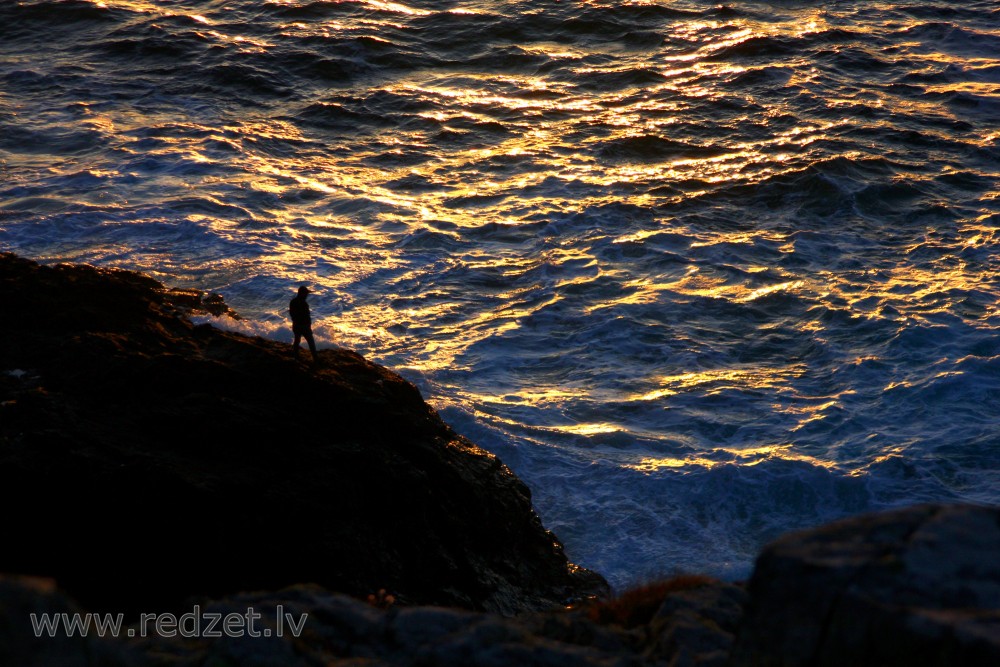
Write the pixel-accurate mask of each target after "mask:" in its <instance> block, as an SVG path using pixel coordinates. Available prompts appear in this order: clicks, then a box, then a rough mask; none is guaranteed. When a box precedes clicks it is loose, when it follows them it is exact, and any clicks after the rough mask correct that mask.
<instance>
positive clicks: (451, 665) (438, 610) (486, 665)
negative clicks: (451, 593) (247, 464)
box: [0, 577, 738, 667]
mask: <svg viewBox="0 0 1000 667" xmlns="http://www.w3.org/2000/svg"><path fill="white" fill-rule="evenodd" d="M734 588H735V587H733V586H732V585H731V584H723V583H721V582H715V581H711V580H707V579H698V580H695V581H691V580H681V581H679V582H672V583H671V584H670V585H668V586H666V587H663V588H662V589H660V588H659V587H658V588H657V590H655V591H652V592H651V593H652V597H650V594H649V593H646V594H644V596H643V598H644V600H643V601H644V602H651V601H652V600H653V599H655V600H656V604H655V605H653V606H651V607H649V608H644V607H643V605H639V608H638V609H636V608H635V607H633V606H630V607H629V608H628V611H627V613H625V616H627V617H628V618H627V619H625V618H623V617H622V616H620V615H619V612H621V611H622V610H623V608H622V607H621V606H620V605H619V606H618V607H613V608H612V609H610V612H611V613H610V614H609V613H605V612H607V611H608V608H607V607H604V606H598V607H585V608H580V609H576V610H571V611H566V610H558V611H547V612H529V613H524V614H522V615H520V616H517V617H514V618H509V617H503V616H499V615H496V614H488V613H480V612H471V611H464V610H459V609H454V608H443V607H407V608H390V609H388V610H382V609H377V608H375V607H373V606H371V605H369V604H367V603H365V602H361V601H359V600H356V599H353V598H350V597H347V596H345V595H340V594H334V593H330V592H328V591H325V590H323V589H321V588H319V587H316V586H295V587H292V588H288V589H285V590H281V591H277V592H272V593H255V594H243V595H238V596H233V597H229V598H226V599H223V600H217V601H211V602H203V603H202V604H201V605H199V606H198V607H197V608H195V607H192V608H191V609H189V610H188V612H187V613H188V614H189V615H188V617H187V619H186V620H185V618H184V616H183V615H179V616H178V617H177V619H176V623H172V622H171V623H170V624H168V625H165V626H164V627H163V629H165V630H166V634H168V635H170V636H164V633H159V634H158V633H157V632H156V631H155V626H153V625H152V624H151V623H150V624H147V626H146V630H145V634H146V636H145V637H143V636H141V635H142V634H143V626H142V624H141V623H136V622H132V623H130V624H128V625H127V627H126V625H123V626H122V627H121V629H120V631H119V632H118V638H112V637H110V636H107V637H105V638H103V639H95V638H90V639H86V640H85V639H82V638H79V637H75V638H67V637H65V636H64V635H62V634H57V636H56V637H53V638H48V637H44V638H41V639H39V638H36V637H35V636H34V632H33V630H32V628H31V625H30V622H29V619H28V618H27V610H28V609H29V608H32V609H36V610H46V611H48V612H50V613H51V612H55V613H60V612H66V613H74V612H78V611H79V610H78V609H77V608H76V607H75V606H74V605H73V604H72V602H70V601H69V600H67V599H66V598H65V597H64V596H62V595H61V594H60V593H59V592H58V591H55V590H53V587H52V586H51V585H50V584H49V583H47V582H44V581H30V580H25V579H14V580H10V579H4V578H2V577H0V624H3V626H2V627H4V628H6V630H7V632H6V633H4V632H0V664H3V665H8V664H9V665H17V666H18V667H49V666H50V665H60V666H61V667H139V666H142V667H161V666H162V667H168V666H169V667H205V666H213V667H215V666H218V667H223V666H225V667H257V666H260V667H348V666H352V667H356V666H360V665H365V666H366V667H425V666H428V665H434V666H435V667H510V666H514V665H518V666H522V665H523V666H525V667H532V666H534V667H571V666H574V665H579V666H580V667H630V666H638V665H662V666H663V667H668V666H671V667H682V666H686V665H691V666H698V667H722V665H724V664H725V659H726V652H725V651H724V650H722V651H720V650H718V648H719V647H720V646H721V647H722V648H723V649H725V648H727V647H728V643H727V639H726V637H727V633H726V632H724V631H722V630H720V629H719V627H717V626H714V623H715V617H716V616H717V615H718V614H720V613H721V614H722V615H723V616H725V615H726V614H727V610H728V609H729V607H728V604H726V603H724V604H722V605H718V604H717V603H718V600H719V599H720V598H729V597H730V596H732V594H733V589H734ZM737 597H738V594H737ZM248 609H249V610H252V613H253V614H254V615H255V616H254V619H253V624H252V627H251V626H250V624H249V623H248V622H244V624H243V625H242V626H240V629H239V630H238V631H236V632H233V633H231V634H230V635H229V636H221V637H216V638H204V637H194V636H187V637H185V636H183V635H184V634H188V635H192V634H194V633H195V630H196V629H198V630H199V631H201V632H204V631H205V629H206V624H207V622H208V621H209V620H210V619H211V618H212V617H213V616H215V615H218V616H219V617H221V618H225V617H227V616H229V615H234V616H235V617H237V618H239V617H242V618H244V619H246V618H247V610H248ZM279 616H280V617H281V618H282V619H284V620H283V621H281V622H280V623H279V621H278V618H279ZM196 618H197V619H200V620H199V621H197V623H198V624H199V625H198V626H196V621H195V619H196ZM131 620H132V621H135V619H134V618H133V619H131ZM724 623H726V621H724ZM678 625H685V626H692V627H693V626H698V627H700V630H699V631H698V636H697V637H694V636H692V635H690V634H686V635H685V636H684V641H685V642H686V645H687V648H688V649H690V650H685V651H680V650H677V647H673V648H668V645H669V644H670V643H671V642H673V641H674V640H676V639H678V638H679V635H678V634H677V633H676V629H677V626H678ZM199 626H200V627H199ZM221 627H222V626H221V624H220V625H217V626H216V629H215V632H218V631H219V629H220V628H221ZM233 627H234V628H235V627H236V625H235V624H234V625H233ZM130 631H131V634H132V635H134V636H133V637H131V638H130V637H129V636H128V635H129V632H130ZM251 633H253V634H255V635H257V636H250V634H251ZM222 634H225V633H222ZM279 634H280V636H279ZM729 638H730V639H731V635H730V636H729ZM720 642H721V644H720ZM709 645H711V646H712V647H714V650H710V651H708V652H707V653H706V652H701V653H699V652H698V649H699V647H701V648H704V647H706V646H709Z"/></svg>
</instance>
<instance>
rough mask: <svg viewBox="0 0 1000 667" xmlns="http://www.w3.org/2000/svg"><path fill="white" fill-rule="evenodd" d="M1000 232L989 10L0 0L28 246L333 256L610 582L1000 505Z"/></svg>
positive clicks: (328, 298)
mask: <svg viewBox="0 0 1000 667" xmlns="http://www.w3.org/2000/svg"><path fill="white" fill-rule="evenodd" d="M998 228H1000V5H998V4H997V2H996V1H995V0H978V1H976V0H972V1H966V2H961V3H958V2H941V1H938V2H914V1H912V0H911V1H905V0H896V1H874V0H869V1H866V0H852V1H851V2H846V1H836V0H834V1H829V2H814V1H805V0H802V1H797V2H796V1H790V0H787V1H772V2H766V1H763V2H762V1H755V2H730V3H727V4H725V5H719V4H718V3H717V2H699V1H696V0H679V1H668V0H659V1H654V0H649V1H645V2H610V1H603V2H602V1H584V0H544V1H538V0H535V1H531V2H529V1H527V0H514V1H509V2H505V1H501V0H468V1H465V0H407V1H406V2H388V1H386V2H383V1H380V0H345V1H331V0H231V1H221V0H218V1H196V0H190V1H174V0H63V1H58V0H21V1H15V0H3V1H2V2H0V247H2V248H4V249H9V250H14V251H16V252H18V253H21V254H24V255H26V256H29V257H33V258H37V259H41V260H43V261H51V262H54V261H83V262H90V263H93V264H97V265H102V266H120V267H126V268H133V269H139V270H142V271H146V272H148V273H150V274H152V275H154V276H155V277H157V278H158V279H160V280H162V281H164V282H166V283H168V284H171V285H181V286H194V287H199V288H202V289H207V290H214V291H217V292H220V293H221V294H223V295H224V296H225V298H226V300H227V301H228V302H229V303H230V304H231V305H232V306H233V307H234V308H236V309H237V310H238V311H240V312H241V313H242V314H243V315H245V316H246V317H247V318H248V319H247V320H246V321H245V322H243V323H242V324H234V323H225V322H220V323H218V324H219V325H220V326H239V327H242V328H243V329H244V330H247V331H251V332H255V333H261V334H262V335H266V336H270V337H273V338H276V339H279V340H289V341H290V340H291V332H290V330H289V327H288V323H287V321H286V315H285V311H286V308H287V303H288V300H289V299H290V298H291V296H292V295H293V292H294V289H295V287H297V286H298V284H300V283H308V284H309V285H310V286H311V287H312V288H313V289H314V290H315V294H314V295H313V296H312V297H311V303H312V308H313V313H314V319H315V320H317V326H316V330H317V333H318V334H319V338H320V339H321V341H322V342H323V344H326V345H340V346H344V347H350V348H354V349H357V350H358V351H360V352H362V353H364V354H365V355H368V356H369V357H371V358H372V359H374V360H377V361H379V362H382V363H384V364H387V365H389V366H391V367H393V368H395V369H397V370H398V371H400V372H401V373H402V374H403V375H404V376H406V377H407V378H409V379H411V380H413V381H414V382H416V383H417V384H418V386H420V388H421V390H422V391H423V392H424V394H425V396H426V397H428V399H429V400H430V401H431V402H432V404H433V405H435V406H436V407H437V408H438V409H439V410H440V411H441V413H442V415H443V416H444V418H445V419H446V420H447V421H448V422H449V423H451V424H452V425H453V426H454V427H455V428H456V429H457V430H458V431H459V432H461V433H463V434H465V435H467V436H468V437H470V438H471V439H472V440H474V441H475V442H477V443H478V444H480V445H481V446H484V447H485V448H487V449H489V450H491V451H493V452H495V453H497V454H498V455H500V457H501V458H502V459H503V460H504V461H505V462H506V463H507V464H508V465H509V466H510V467H511V468H512V469H513V470H514V471H515V472H516V473H517V474H518V475H520V476H521V477H522V478H523V479H524V480H525V481H526V482H527V483H528V485H529V486H530V487H531V488H532V490H533V493H534V501H535V505H536V507H537V509H538V511H539V513H540V515H541V516H542V519H543V521H544V522H545V523H546V525H547V526H548V527H549V528H551V529H552V530H553V531H554V532H556V533H557V534H558V535H559V537H560V538H561V539H562V540H563V541H564V542H565V544H566V548H567V552H568V554H569V556H570V557H571V558H572V559H573V560H575V561H576V562H578V563H580V564H582V565H585V566H588V567H591V568H593V569H596V570H597V571H599V572H601V573H603V574H604V575H605V576H607V577H608V579H609V580H610V581H611V582H612V584H614V585H615V586H617V587H622V586H626V585H628V584H630V583H633V582H636V581H640V580H643V579H646V578H649V577H654V576H659V575H665V574H670V573H673V572H677V571H698V572H708V573H711V574H715V575H718V576H723V577H729V578H741V577H744V576H746V575H747V574H748V572H749V570H750V568H751V567H752V561H753V557H754V555H755V553H756V552H757V550H758V549H759V548H760V546H761V545H762V544H763V543H765V542H767V541H768V540H770V539H772V538H774V537H775V536H777V535H778V534H780V533H781V532H783V531H786V530H790V529H794V528H800V527H806V526H811V525H815V524H817V523H819V522H822V521H825V520H828V519H832V518H835V517H840V516H845V515H850V514H855V513H859V512H863V511H867V510H871V509H877V508H883V507H888V506H894V505H900V504H907V503H914V502H922V501H932V500H933V501H937V500H964V501H971V502H981V503H998V502H1000V336H998V329H1000V313H998V307H997V306H998V296H1000V280H998V270H1000V251H998V241H1000V237H998ZM275 446H276V447H278V443H276V444H275Z"/></svg>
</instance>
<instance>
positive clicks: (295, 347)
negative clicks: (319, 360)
mask: <svg viewBox="0 0 1000 667" xmlns="http://www.w3.org/2000/svg"><path fill="white" fill-rule="evenodd" d="M301 342H302V334H300V333H299V332H298V331H296V332H295V342H294V343H292V353H293V354H294V355H295V356H296V357H297V356H299V343H301Z"/></svg>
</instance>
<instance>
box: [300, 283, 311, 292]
mask: <svg viewBox="0 0 1000 667" xmlns="http://www.w3.org/2000/svg"><path fill="white" fill-rule="evenodd" d="M299 294H309V288H308V287H306V286H305V285H303V286H301V287H300V288H299Z"/></svg>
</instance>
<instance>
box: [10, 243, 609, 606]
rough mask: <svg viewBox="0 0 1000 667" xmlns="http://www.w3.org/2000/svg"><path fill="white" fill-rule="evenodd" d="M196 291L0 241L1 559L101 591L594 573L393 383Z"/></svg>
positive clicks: (589, 589) (546, 593) (404, 592)
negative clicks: (240, 325)
mask: <svg viewBox="0 0 1000 667" xmlns="http://www.w3.org/2000/svg"><path fill="white" fill-rule="evenodd" d="M277 297H280V295H276V298H277ZM199 306H201V307H208V308H211V307H214V308H215V310H216V311H218V310H220V309H221V308H224V306H222V305H220V304H219V303H218V302H211V301H210V302H208V303H205V302H203V301H200V300H199V299H198V298H197V297H196V296H192V295H191V294H190V293H180V294H178V293H174V294H171V293H170V292H168V291H166V290H164V289H163V287H162V286H161V285H160V284H158V283H157V282H155V281H153V280H151V279H149V278H147V277H144V276H141V275H139V274H136V273H131V272H126V271H117V270H101V269H94V268H91V267H86V266H65V265H64V266H55V267H44V266H40V265H38V264H36V263H33V262H30V261H27V260H24V259H20V258H17V257H15V256H13V255H10V254H0V313H3V317H2V319H0V503H2V506H3V507H4V508H6V512H5V518H4V526H3V548H2V549H0V571H4V572H14V573H21V574H33V575H43V576H47V577H54V578H55V579H56V580H57V581H58V583H59V586H60V587H61V588H63V589H64V590H66V591H68V592H69V593H70V594H71V595H72V596H74V597H75V598H76V599H78V600H79V601H80V603H81V604H83V605H84V606H85V607H87V608H88V609H91V610H105V609H107V610H114V611H130V610H131V611H148V610H154V611H162V610H164V609H167V608H171V607H177V606H178V605H180V604H181V603H182V602H183V601H184V600H185V599H186V598H188V597H189V596H192V595H214V596H218V595H223V594H227V593H233V592H238V591H246V590H276V589H280V588H282V587H285V586H288V585H291V584H296V583H305V582H315V583H318V584H321V585H323V586H325V587H327V588H330V589H333V590H337V591H342V592H345V593H350V594H354V595H365V594H367V593H369V592H372V591H374V590H378V589H379V588H387V589H390V590H392V591H393V592H395V593H396V594H397V596H399V598H400V600H401V601H404V602H409V603H433V604H446V605H455V606H460V607H466V608H470V609H488V610H494V611H500V612H504V613H512V612H516V611H520V610H524V609H535V608H541V607H545V606H548V605H553V604H559V603H561V602H563V601H564V600H566V599H568V598H572V597H574V596H579V595H585V594H589V593H593V592H598V591H600V590H601V589H602V586H604V583H603V580H602V579H601V578H600V577H599V576H597V575H594V574H592V573H590V572H587V571H585V570H581V569H579V568H576V567H574V566H573V565H571V564H570V563H568V562H567V560H566V557H565V556H564V554H563V551H562V548H561V546H560V544H559V542H558V541H557V540H556V539H555V537H554V536H553V535H552V534H551V533H549V532H547V531H546V530H544V528H543V527H542V525H541V523H540V521H539V519H538V517H537V516H536V515H535V513H534V512H533V510H532V507H531V500H530V494H529V491H528V489H527V487H525V485H524V484H523V483H521V482H520V481H519V480H518V479H517V478H516V477H515V476H514V475H513V474H512V473H511V471H510V470H509V469H508V468H507V467H506V466H504V465H503V464H502V463H501V462H500V461H499V460H497V458H496V457H494V456H492V455H490V454H488V453H487V452H484V451H482V450H480V449H478V448H477V447H475V446H474V445H473V444H472V443H470V442H469V441H467V440H465V439H464V438H461V437H459V436H458V435H456V434H455V433H454V432H453V431H452V430H451V429H450V428H449V427H448V426H446V425H445V424H444V423H443V422H442V421H441V420H440V419H439V418H438V416H437V415H436V413H435V412H434V411H433V410H431V409H430V408H429V407H428V406H427V405H426V404H425V403H424V401H423V400H422V398H421V397H420V394H419V392H418V391H417V389H416V388H415V387H414V386H413V385H412V384H410V383H408V382H406V381H405V380H403V379H402V378H400V377H399V376H398V375H396V374H394V373H392V372H390V371H388V370H386V369H384V368H382V367H379V366H377V365H375V364H372V363H369V362H367V361H366V360H365V359H363V358H362V357H361V356H359V355H357V354H354V353H352V352H348V351H344V350H323V351H321V365H320V366H319V367H318V368H311V367H309V366H308V365H307V364H306V363H305V362H297V361H294V360H293V359H292V358H291V355H290V353H289V348H290V346H289V345H282V344H279V343H276V342H273V341H268V340H263V339H260V338H250V337H246V336H242V335H238V334H234V333H227V332H223V331H220V330H218V329H215V328H213V327H210V326H207V325H203V326H195V325H194V324H192V323H191V322H190V321H189V320H187V319H186V318H185V317H184V316H183V315H184V312H185V311H186V310H188V309H190V308H192V307H199Z"/></svg>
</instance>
